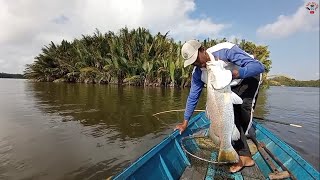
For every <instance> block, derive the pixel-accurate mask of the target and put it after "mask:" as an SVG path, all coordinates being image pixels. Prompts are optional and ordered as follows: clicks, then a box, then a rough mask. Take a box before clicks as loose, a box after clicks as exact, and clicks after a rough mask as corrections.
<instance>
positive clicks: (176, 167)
mask: <svg viewBox="0 0 320 180" xmlns="http://www.w3.org/2000/svg"><path fill="white" fill-rule="evenodd" d="M208 127H209V120H208V119H207V118H206V116H205V113H204V112H202V113H199V114H197V115H195V116H194V117H193V118H192V119H190V121H189V125H188V128H187V129H186V130H185V131H184V132H183V133H182V134H181V135H180V134H179V132H178V131H177V130H176V131H174V132H172V133H171V134H170V135H169V136H168V137H166V138H165V139H164V140H163V141H162V142H161V143H159V144H157V145H156V146H154V147H153V148H151V149H150V150H149V151H148V152H146V153H145V154H144V155H142V156H141V157H140V158H138V159H137V160H136V161H135V162H133V163H132V164H131V165H130V166H129V167H127V168H125V169H124V170H123V171H122V172H120V173H119V174H117V175H115V176H114V177H111V179H117V180H118V179H119V180H123V179H136V180H139V179H143V180H147V179H152V180H154V179H199V177H190V176H189V177H188V172H187V171H192V170H190V168H189V167H191V164H190V160H189V158H188V156H187V154H186V153H185V151H183V147H182V146H181V139H182V138H184V137H187V136H190V135H193V134H194V133H196V132H198V131H199V129H204V128H208ZM253 128H254V130H255V134H256V138H255V139H254V141H255V142H256V143H257V144H256V145H257V147H256V149H258V151H256V152H254V153H253V156H252V157H253V159H254V161H255V164H256V165H255V166H254V167H246V168H244V170H246V171H249V174H248V173H246V172H244V170H242V171H240V172H237V173H232V174H231V173H229V177H228V178H230V179H281V178H285V179H303V180H304V179H319V172H318V171H317V170H316V169H314V168H313V166H312V165H311V164H309V163H308V162H307V161H305V160H304V159H303V158H302V157H301V156H300V155H299V154H298V153H297V152H296V151H295V150H294V149H293V148H291V147H290V146H289V145H288V144H286V143H285V142H284V141H282V140H280V139H279V138H278V137H277V136H276V135H274V134H273V133H271V132H270V131H269V130H267V129H266V128H265V127H263V126H262V125H261V124H259V123H257V122H256V121H255V120H254V122H253ZM209 164H210V163H209ZM252 168H255V169H256V170H255V171H254V172H253V173H251V175H252V174H254V175H256V177H252V176H251V175H250V169H252ZM248 169H249V170H248ZM214 172H215V169H214V166H210V165H208V168H207V171H206V172H205V173H204V174H203V176H202V177H201V179H215V173H214ZM189 175H190V173H189ZM192 176H193V175H192Z"/></svg>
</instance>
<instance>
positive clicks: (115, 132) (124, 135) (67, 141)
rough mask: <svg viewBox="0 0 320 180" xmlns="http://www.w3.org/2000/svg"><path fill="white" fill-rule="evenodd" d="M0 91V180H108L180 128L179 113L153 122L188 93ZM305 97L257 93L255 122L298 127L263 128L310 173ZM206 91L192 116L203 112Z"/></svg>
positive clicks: (309, 95)
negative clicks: (294, 152)
mask: <svg viewBox="0 0 320 180" xmlns="http://www.w3.org/2000/svg"><path fill="white" fill-rule="evenodd" d="M0 86H1V88H0V100H1V101H0V114H1V117H0V118H1V119H0V179H24V178H30V179H32V178H40V179H79V178H80V179H96V178H98V179H101V178H106V177H109V176H111V175H114V174H116V173H117V172H119V171H120V170H121V169H122V168H124V167H125V166H127V165H129V164H130V163H131V162H132V161H133V160H135V159H136V158H137V157H139V156H140V155H142V154H143V153H145V152H146V151H147V150H149V149H150V148H151V147H152V146H154V145H155V144H157V143H159V142H160V141H161V140H162V139H163V138H164V137H165V136H167V135H168V134H169V133H171V132H172V130H173V128H174V126H175V124H177V123H178V122H181V121H182V119H183V112H174V113H166V114H161V115H159V116H158V117H159V119H157V118H155V117H153V116H152V114H154V113H157V112H160V111H167V110H171V109H183V108H184V106H185V102H186V98H187V95H188V91H189V90H188V89H182V90H180V89H170V88H169V89H163V88H141V87H127V86H126V87H122V86H106V85H86V84H64V83H33V82H28V81H25V80H2V79H0ZM306 89H307V90H305V89H303V93H301V92H300V91H299V89H292V88H284V89H280V88H271V89H270V90H267V91H261V92H260V95H259V99H258V103H257V107H256V111H255V115H257V116H259V117H266V118H270V119H276V120H283V121H292V122H296V123H297V124H298V123H300V124H303V125H304V127H305V128H301V129H293V128H292V127H287V126H283V125H279V124H274V123H267V122H264V123H265V125H266V126H268V128H270V129H271V130H272V131H273V132H275V133H276V134H277V135H279V136H280V137H282V138H283V139H285V140H286V142H288V143H289V144H290V145H292V146H293V147H295V149H296V150H298V151H299V152H302V153H304V154H303V155H304V157H305V158H307V160H308V161H310V162H312V163H313V164H315V166H317V163H318V160H319V156H318V153H319V149H317V148H316V147H314V148H312V149H310V148H306V147H305V146H307V145H309V146H310V144H309V143H310V142H312V141H313V145H315V146H316V144H315V143H314V141H315V140H317V141H316V142H319V130H318V129H319V122H318V119H319V111H318V109H319V103H318V102H316V101H314V99H315V98H317V99H318V98H319V94H318V93H317V92H318V91H315V90H310V88H309V89H308V88H306ZM308 90H309V91H310V92H306V91H308ZM205 91H206V90H204V93H203V95H202V96H201V100H200V102H199V104H198V107H197V109H204V107H205ZM315 92H316V93H315ZM297 93H300V94H297ZM287 96H289V97H287ZM295 96H298V97H300V98H296V97H295ZM293 97H295V98H293ZM306 101H310V102H309V103H308V105H306ZM297 103H298V104H300V105H299V106H297V105H296V104H297ZM303 103H304V104H303ZM310 104H311V105H310ZM316 109H317V110H316ZM293 112H295V113H296V114H295V116H294V117H292V115H293ZM289 118H290V119H289ZM302 118H303V121H302V120H301V119H302ZM316 128H317V129H316ZM300 141H301V142H300ZM318 145H319V144H318Z"/></svg>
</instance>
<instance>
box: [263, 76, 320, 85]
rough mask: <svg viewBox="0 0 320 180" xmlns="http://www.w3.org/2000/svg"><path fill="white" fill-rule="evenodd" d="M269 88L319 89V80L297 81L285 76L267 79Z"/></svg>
mask: <svg viewBox="0 0 320 180" xmlns="http://www.w3.org/2000/svg"><path fill="white" fill-rule="evenodd" d="M268 81H269V85H270V86H295V87H320V80H310V81H299V80H295V79H292V78H290V77H286V76H277V77H274V78H271V79H268Z"/></svg>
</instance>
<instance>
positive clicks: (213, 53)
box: [175, 40, 264, 172]
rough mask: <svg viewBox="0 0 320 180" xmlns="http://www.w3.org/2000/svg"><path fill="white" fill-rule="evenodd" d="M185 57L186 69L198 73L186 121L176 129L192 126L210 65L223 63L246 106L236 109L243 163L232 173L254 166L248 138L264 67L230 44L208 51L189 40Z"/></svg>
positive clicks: (238, 147)
mask: <svg viewBox="0 0 320 180" xmlns="http://www.w3.org/2000/svg"><path fill="white" fill-rule="evenodd" d="M181 54H182V57H183V59H184V60H185V61H184V67H187V66H189V65H193V66H194V69H193V72H192V79H191V88H190V92H189V96H188V99H187V103H186V110H185V113H184V120H183V122H182V123H181V124H178V125H177V126H176V128H175V129H178V130H180V133H182V132H183V131H184V130H185V129H186V128H187V126H188V121H189V119H190V117H191V116H192V114H193V112H194V110H195V107H196V105H197V103H198V100H199V97H200V94H201V92H202V88H203V87H204V84H205V83H206V81H207V72H206V62H208V61H215V60H218V59H219V60H222V61H224V62H225V68H226V69H229V70H230V71H231V72H232V78H233V82H232V84H233V83H236V84H235V85H233V87H232V91H233V92H235V93H236V94H237V95H238V96H240V97H241V98H242V100H243V104H240V105H234V115H235V124H236V126H237V128H238V130H239V132H240V139H239V140H237V141H235V142H234V148H235V150H236V151H237V152H238V154H239V157H240V160H239V162H238V163H236V164H233V165H232V166H231V167H230V172H238V171H240V170H241V169H242V168H243V167H246V166H253V165H254V161H253V159H252V158H251V154H250V150H249V147H248V144H247V142H246V136H245V134H247V132H248V130H249V128H250V127H251V122H252V113H253V108H254V105H255V102H256V98H257V94H258V89H259V85H260V84H261V81H260V79H261V73H262V72H264V66H263V65H262V63H260V62H259V61H257V60H255V59H253V57H252V56H251V55H249V54H248V53H246V52H245V51H243V50H242V49H240V48H239V47H238V46H237V45H235V44H232V43H229V42H224V43H219V44H217V45H215V46H213V47H211V48H209V49H207V50H206V49H205V48H204V47H202V46H201V44H200V43H199V42H198V41H196V40H189V41H187V42H186V43H185V44H184V45H183V46H182V49H181Z"/></svg>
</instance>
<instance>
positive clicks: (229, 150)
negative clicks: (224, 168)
mask: <svg viewBox="0 0 320 180" xmlns="http://www.w3.org/2000/svg"><path fill="white" fill-rule="evenodd" d="M207 72H208V80H207V105H206V115H207V117H208V119H209V120H210V128H209V137H210V138H211V139H212V140H213V142H214V143H215V144H217V145H218V146H219V155H218V162H228V163H236V162H238V161H239V156H238V154H237V152H236V151H235V150H234V148H233V147H232V144H231V143H232V140H238V139H239V138H240V133H239V130H238V129H237V127H236V125H235V123H234V112H233V104H242V99H241V98H240V97H239V96H238V95H236V94H235V93H234V92H232V91H231V86H230V83H231V81H232V73H231V71H230V70H227V69H225V68H224V66H223V61H221V60H217V61H210V62H207Z"/></svg>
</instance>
